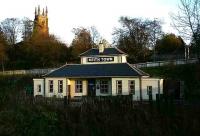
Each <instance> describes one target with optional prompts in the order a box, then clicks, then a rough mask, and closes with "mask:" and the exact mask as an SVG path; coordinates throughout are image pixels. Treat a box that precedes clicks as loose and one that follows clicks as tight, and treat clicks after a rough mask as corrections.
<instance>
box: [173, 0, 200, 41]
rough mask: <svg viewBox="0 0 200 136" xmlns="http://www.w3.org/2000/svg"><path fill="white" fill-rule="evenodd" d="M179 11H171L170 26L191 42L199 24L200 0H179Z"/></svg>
mask: <svg viewBox="0 0 200 136" xmlns="http://www.w3.org/2000/svg"><path fill="white" fill-rule="evenodd" d="M178 8H179V11H178V12H177V13H172V14H171V15H170V16H171V19H172V26H173V27H174V28H175V29H176V30H177V31H178V32H179V34H180V36H181V37H183V38H184V39H185V40H186V41H188V42H191V38H192V36H193V35H194V34H195V32H196V30H197V28H198V25H199V24H200V0H180V3H179V5H178Z"/></svg>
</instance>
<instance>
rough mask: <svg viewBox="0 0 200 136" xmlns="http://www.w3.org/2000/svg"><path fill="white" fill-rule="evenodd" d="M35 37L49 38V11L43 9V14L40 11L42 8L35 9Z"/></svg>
mask: <svg viewBox="0 0 200 136" xmlns="http://www.w3.org/2000/svg"><path fill="white" fill-rule="evenodd" d="M32 36H33V37H35V36H40V37H43V36H45V37H46V36H49V27H48V9H47V7H46V9H44V8H43V10H42V12H41V11H40V6H38V7H35V19H34V28H33V35H32Z"/></svg>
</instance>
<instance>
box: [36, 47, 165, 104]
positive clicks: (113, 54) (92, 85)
mask: <svg viewBox="0 0 200 136" xmlns="http://www.w3.org/2000/svg"><path fill="white" fill-rule="evenodd" d="M80 58H81V64H66V65H64V66H62V67H60V68H58V69H57V70H55V71H53V72H50V73H48V74H46V75H44V76H42V78H37V79H33V82H34V96H38V95H39V96H43V97H57V98H63V97H64V96H67V97H70V98H74V97H81V96H116V95H132V96H133V100H137V101H140V100H149V99H152V100H156V95H159V94H162V93H163V79H159V78H151V77H150V76H149V74H147V73H145V72H143V71H141V70H140V69H138V68H136V67H134V66H133V65H131V64H129V63H127V59H126V58H127V54H126V53H124V52H122V51H121V50H119V49H117V48H116V47H108V48H105V47H104V45H103V44H100V45H99V48H92V49H90V50H88V51H86V52H84V53H82V54H80Z"/></svg>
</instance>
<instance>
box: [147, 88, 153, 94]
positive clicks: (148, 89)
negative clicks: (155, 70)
mask: <svg viewBox="0 0 200 136" xmlns="http://www.w3.org/2000/svg"><path fill="white" fill-rule="evenodd" d="M150 90H151V93H153V87H152V86H147V95H149V91H150Z"/></svg>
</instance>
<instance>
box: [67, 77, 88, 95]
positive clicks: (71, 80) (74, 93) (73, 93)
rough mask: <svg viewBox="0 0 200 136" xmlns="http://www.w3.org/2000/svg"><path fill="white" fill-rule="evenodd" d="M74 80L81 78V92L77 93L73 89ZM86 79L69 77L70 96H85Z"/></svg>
mask: <svg viewBox="0 0 200 136" xmlns="http://www.w3.org/2000/svg"><path fill="white" fill-rule="evenodd" d="M76 80H81V81H82V92H81V93H77V92H76V91H75V81H76ZM87 84H88V82H87V80H85V79H70V84H69V85H70V95H71V98H73V97H77V96H86V95H87Z"/></svg>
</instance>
